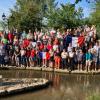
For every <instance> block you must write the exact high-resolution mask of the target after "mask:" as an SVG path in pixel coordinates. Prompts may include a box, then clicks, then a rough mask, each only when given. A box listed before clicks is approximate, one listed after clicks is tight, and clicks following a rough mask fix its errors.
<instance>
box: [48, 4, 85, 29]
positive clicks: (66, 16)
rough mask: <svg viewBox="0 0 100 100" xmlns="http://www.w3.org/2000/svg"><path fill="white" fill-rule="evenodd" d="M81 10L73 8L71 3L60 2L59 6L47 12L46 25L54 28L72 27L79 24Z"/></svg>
mask: <svg viewBox="0 0 100 100" xmlns="http://www.w3.org/2000/svg"><path fill="white" fill-rule="evenodd" d="M82 12H83V10H82V8H79V9H78V10H76V9H75V6H74V5H72V4H69V3H68V4H65V5H64V4H61V7H60V8H57V7H55V8H54V9H52V10H51V11H48V12H47V18H48V26H49V27H55V28H73V27H76V26H79V25H80V24H81V19H82V17H83V13H82Z"/></svg>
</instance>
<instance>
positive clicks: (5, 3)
mask: <svg viewBox="0 0 100 100" xmlns="http://www.w3.org/2000/svg"><path fill="white" fill-rule="evenodd" d="M56 1H57V2H58V3H59V5H60V4H61V3H63V4H65V3H68V2H70V3H74V2H75V0H56ZM15 3H16V0H1V1H0V20H1V19H2V14H3V13H5V15H6V16H9V14H10V11H9V9H10V8H13V6H14V5H15ZM79 6H80V7H82V8H83V12H84V17H88V16H89V14H90V12H91V9H90V5H89V4H88V3H87V2H86V0H82V2H79V3H78V4H77V5H76V9H77V8H78V7H79Z"/></svg>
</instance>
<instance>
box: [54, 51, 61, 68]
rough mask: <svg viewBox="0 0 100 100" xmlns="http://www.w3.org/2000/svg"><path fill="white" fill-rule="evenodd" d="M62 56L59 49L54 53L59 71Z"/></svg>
mask: <svg viewBox="0 0 100 100" xmlns="http://www.w3.org/2000/svg"><path fill="white" fill-rule="evenodd" d="M60 56H61V54H60V51H59V49H57V51H55V53H54V60H55V68H56V69H59V68H60V63H61V58H60Z"/></svg>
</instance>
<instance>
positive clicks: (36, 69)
mask: <svg viewBox="0 0 100 100" xmlns="http://www.w3.org/2000/svg"><path fill="white" fill-rule="evenodd" d="M0 70H34V71H43V72H55V73H66V74H86V75H90V74H93V75H95V74H100V70H97V71H94V70H92V71H88V72H87V71H86V70H84V71H82V70H81V71H79V70H73V71H68V70H67V69H53V68H42V67H26V68H25V67H12V66H9V67H0Z"/></svg>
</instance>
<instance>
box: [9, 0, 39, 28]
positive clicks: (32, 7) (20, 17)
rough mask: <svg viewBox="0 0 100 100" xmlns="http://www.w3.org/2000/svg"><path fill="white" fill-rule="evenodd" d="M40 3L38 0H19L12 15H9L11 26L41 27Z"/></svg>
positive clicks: (12, 10)
mask: <svg viewBox="0 0 100 100" xmlns="http://www.w3.org/2000/svg"><path fill="white" fill-rule="evenodd" d="M39 3H40V2H39ZM39 3H37V2H36V0H17V1H16V5H15V6H14V9H11V14H12V15H11V16H10V17H9V22H10V23H9V24H10V25H9V26H10V28H14V27H16V28H18V29H21V30H23V29H26V30H27V29H32V30H34V28H35V27H37V26H38V27H40V25H41V22H40V20H39V19H41V16H40V15H39V14H40V4H39ZM38 4H39V5H38Z"/></svg>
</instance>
